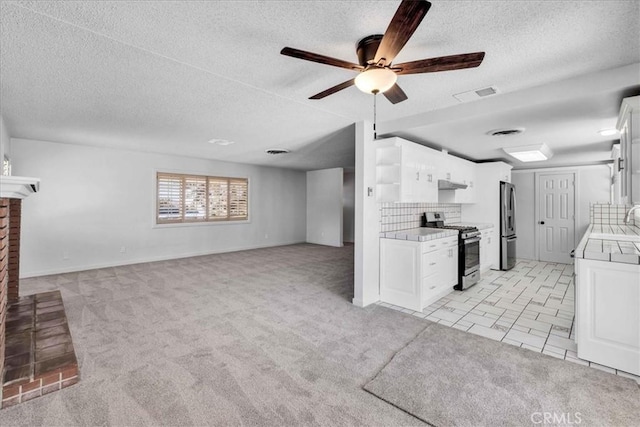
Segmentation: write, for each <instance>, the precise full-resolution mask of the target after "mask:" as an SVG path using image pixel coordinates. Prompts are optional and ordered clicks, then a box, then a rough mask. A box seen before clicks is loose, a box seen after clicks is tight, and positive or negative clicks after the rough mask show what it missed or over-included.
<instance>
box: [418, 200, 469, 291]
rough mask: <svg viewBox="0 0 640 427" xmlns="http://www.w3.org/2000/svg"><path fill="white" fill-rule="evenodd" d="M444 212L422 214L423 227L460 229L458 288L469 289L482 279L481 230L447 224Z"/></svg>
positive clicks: (456, 287)
mask: <svg viewBox="0 0 640 427" xmlns="http://www.w3.org/2000/svg"><path fill="white" fill-rule="evenodd" d="M444 220H445V217H444V212H425V213H424V214H422V224H421V226H422V227H432V228H446V229H450V230H458V284H457V285H456V286H454V287H453V288H454V289H456V290H459V291H461V290H464V289H468V288H470V287H471V286H473V285H475V284H476V283H478V281H479V280H480V231H479V230H478V229H477V228H476V227H471V226H465V225H445V224H444Z"/></svg>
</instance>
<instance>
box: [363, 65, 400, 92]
mask: <svg viewBox="0 0 640 427" xmlns="http://www.w3.org/2000/svg"><path fill="white" fill-rule="evenodd" d="M396 80H398V76H397V75H396V73H394V72H393V71H391V70H390V69H388V68H380V67H374V68H369V69H368V70H366V71H363V72H361V73H360V74H358V76H357V77H356V87H357V88H358V89H360V90H361V91H363V92H364V93H373V94H377V93H384V92H386V91H388V90H389V89H391V87H392V86H393V85H394V84H396Z"/></svg>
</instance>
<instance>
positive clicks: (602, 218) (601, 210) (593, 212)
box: [589, 203, 635, 225]
mask: <svg viewBox="0 0 640 427" xmlns="http://www.w3.org/2000/svg"><path fill="white" fill-rule="evenodd" d="M629 209H631V205H611V204H608V203H591V204H590V205H589V222H590V223H591V224H609V225H612V224H613V225H623V224H624V216H625V215H626V213H627V211H628V210H629ZM629 224H635V220H634V215H631V220H630V221H629Z"/></svg>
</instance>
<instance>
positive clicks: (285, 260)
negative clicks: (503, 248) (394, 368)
mask: <svg viewBox="0 0 640 427" xmlns="http://www.w3.org/2000/svg"><path fill="white" fill-rule="evenodd" d="M53 289H60V290H61V292H62V296H63V299H64V305H65V308H66V312H67V317H68V321H69V327H70V329H71V334H72V336H73V343H74V345H75V348H76V354H77V357H78V362H79V364H80V375H81V380H80V382H79V383H78V384H76V385H73V386H71V387H69V388H66V389H64V390H62V391H59V392H55V393H52V394H50V395H47V396H44V397H40V398H37V399H34V400H31V401H29V402H26V403H23V404H20V405H17V406H15V407H11V408H8V409H5V410H1V411H0V425H1V426H13V425H25V426H38V425H45V426H74V425H81V426H96V425H100V426H107V425H111V426H138V425H149V426H189V425H198V426H202V425H215V426H235V425H252V426H284V425H286V426H295V425H316V426H317V425H322V426H353V425H380V426H389V425H421V424H422V422H421V421H419V420H417V419H416V418H413V417H411V416H409V415H407V414H406V413H404V412H403V411H400V410H398V409H397V408H394V407H393V406H391V405H389V404H387V403H385V402H384V401H382V400H380V399H378V398H376V397H375V396H372V395H371V394H369V393H367V392H366V391H364V390H362V385H363V384H364V383H366V382H367V381H368V380H369V379H370V378H371V377H372V376H373V375H375V373H376V372H377V371H378V370H379V369H380V367H381V366H383V365H384V364H385V363H386V362H387V361H388V360H389V359H390V358H391V357H392V356H393V354H395V352H396V351H397V350H399V349H400V348H402V347H403V346H404V345H406V343H407V342H409V341H410V340H411V339H412V338H414V337H415V336H416V335H417V334H418V333H419V332H420V331H421V330H422V329H424V327H425V324H426V322H425V321H424V320H421V319H418V318H415V317H413V316H408V315H405V314H402V313H398V312H395V311H392V310H388V309H385V308H383V307H380V306H372V307H369V308H366V309H361V308H357V307H355V306H353V305H352V304H351V298H352V292H353V246H348V247H344V248H331V247H323V246H317V245H306V244H302V245H293V246H284V247H277V248H270V249H260V250H252V251H243V252H237V253H229V254H220V255H212V256H204V257H197V258H188V259H183V260H175V261H165V262H158V263H149V264H140V265H132V266H125V267H118V268H106V269H100V270H92V271H85V272H80V273H71V274H61V275H55V276H49V277H42V278H36V279H28V280H23V281H22V283H21V292H22V294H27V293H36V292H42V291H45V290H53Z"/></svg>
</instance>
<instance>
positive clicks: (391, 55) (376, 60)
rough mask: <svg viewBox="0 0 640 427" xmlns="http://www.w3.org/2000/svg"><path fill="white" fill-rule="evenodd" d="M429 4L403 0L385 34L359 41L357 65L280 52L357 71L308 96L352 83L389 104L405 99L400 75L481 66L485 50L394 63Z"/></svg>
mask: <svg viewBox="0 0 640 427" xmlns="http://www.w3.org/2000/svg"><path fill="white" fill-rule="evenodd" d="M430 7H431V3H429V2H428V1H426V0H403V1H402V2H401V3H400V6H399V7H398V10H397V11H396V13H395V15H394V16H393V19H391V22H390V23H389V26H388V27H387V30H386V31H385V33H384V35H381V34H375V35H371V36H367V37H365V38H363V39H362V40H360V41H359V42H358V44H357V46H356V53H357V55H358V64H355V63H353V62H349V61H343V60H341V59H337V58H332V57H329V56H324V55H320V54H317V53H313V52H306V51H304V50H299V49H294V48H291V47H285V48H284V49H282V50H281V51H280V53H281V54H282V55H287V56H292V57H294V58H299V59H304V60H306V61H313V62H318V63H320V64H326V65H332V66H334V67H340V68H346V69H348V70H354V71H358V72H359V73H360V74H358V76H357V77H355V78H353V79H351V80H347V81H346V82H343V83H340V84H338V85H335V86H333V87H331V88H329V89H327V90H324V91H322V92H320V93H317V94H315V95H313V96H311V97H309V99H322V98H324V97H326V96H329V95H332V94H334V93H336V92H338V91H341V90H342V89H346V88H348V87H350V86H353V85H354V84H355V85H356V87H358V89H360V90H361V91H363V92H366V93H373V94H374V95H375V94H377V93H383V94H384V96H385V97H386V98H387V99H388V100H389V101H390V102H391V103H393V104H397V103H398V102H402V101H404V100H406V99H407V95H406V94H405V93H404V91H403V90H402V89H400V86H398V85H397V84H396V80H397V78H398V76H399V75H404V74H422V73H433V72H437V71H449V70H460V69H463V68H473V67H477V66H478V65H480V64H481V63H482V59H483V58H484V52H474V53H464V54H459V55H451V56H440V57H437V58H428V59H420V60H418V61H411V62H404V63H402V64H393V60H394V59H395V57H396V56H397V55H398V53H399V52H400V50H401V49H402V48H403V47H404V45H405V44H406V43H407V41H409V39H410V38H411V36H412V35H413V33H414V32H415V31H416V29H417V28H418V25H420V22H422V19H423V18H424V17H425V15H426V14H427V12H428V11H429V8H430Z"/></svg>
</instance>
